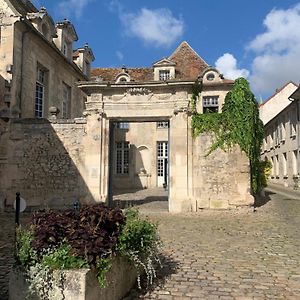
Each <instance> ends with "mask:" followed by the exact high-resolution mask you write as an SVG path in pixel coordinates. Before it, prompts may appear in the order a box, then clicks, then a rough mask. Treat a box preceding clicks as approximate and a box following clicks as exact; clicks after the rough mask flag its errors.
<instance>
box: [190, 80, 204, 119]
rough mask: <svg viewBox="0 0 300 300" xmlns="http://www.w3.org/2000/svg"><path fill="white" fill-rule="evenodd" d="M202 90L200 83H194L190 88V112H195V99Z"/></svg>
mask: <svg viewBox="0 0 300 300" xmlns="http://www.w3.org/2000/svg"><path fill="white" fill-rule="evenodd" d="M201 89H202V86H201V83H200V82H199V81H196V82H195V84H194V85H193V88H192V101H191V108H192V112H193V113H195V112H196V105H197V98H198V95H199V93H200V91H201Z"/></svg>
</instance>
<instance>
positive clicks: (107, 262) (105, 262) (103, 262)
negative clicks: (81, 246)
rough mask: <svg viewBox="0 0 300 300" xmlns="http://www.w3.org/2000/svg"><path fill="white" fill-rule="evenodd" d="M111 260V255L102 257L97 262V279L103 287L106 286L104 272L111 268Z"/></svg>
mask: <svg viewBox="0 0 300 300" xmlns="http://www.w3.org/2000/svg"><path fill="white" fill-rule="evenodd" d="M111 262H112V259H111V256H109V257H107V258H102V259H100V260H98V262H97V267H96V270H97V280H98V283H99V285H100V287H101V288H105V287H106V286H107V281H106V273H107V272H108V271H109V270H110V268H111Z"/></svg>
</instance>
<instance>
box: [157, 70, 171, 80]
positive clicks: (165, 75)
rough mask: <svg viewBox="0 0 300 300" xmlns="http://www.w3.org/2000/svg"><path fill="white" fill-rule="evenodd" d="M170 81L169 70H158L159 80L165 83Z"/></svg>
mask: <svg viewBox="0 0 300 300" xmlns="http://www.w3.org/2000/svg"><path fill="white" fill-rule="evenodd" d="M169 79H170V70H159V80H160V81H165V80H169Z"/></svg>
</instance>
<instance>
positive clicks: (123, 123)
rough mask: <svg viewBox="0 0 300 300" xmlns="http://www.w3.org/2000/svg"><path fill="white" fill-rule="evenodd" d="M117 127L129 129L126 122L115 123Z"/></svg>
mask: <svg viewBox="0 0 300 300" xmlns="http://www.w3.org/2000/svg"><path fill="white" fill-rule="evenodd" d="M117 128H118V129H129V123H128V122H119V123H117Z"/></svg>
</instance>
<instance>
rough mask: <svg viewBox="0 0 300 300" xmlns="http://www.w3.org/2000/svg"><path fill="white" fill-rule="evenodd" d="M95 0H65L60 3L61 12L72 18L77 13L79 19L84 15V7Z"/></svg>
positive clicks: (64, 15) (59, 9)
mask: <svg viewBox="0 0 300 300" xmlns="http://www.w3.org/2000/svg"><path fill="white" fill-rule="evenodd" d="M91 1H93V0H64V1H61V2H60V3H59V4H58V11H59V14H60V15H61V16H63V17H66V18H70V17H71V16H72V15H75V17H76V18H77V19H79V18H80V17H81V16H82V13H83V10H84V8H85V7H86V6H87V5H88V4H89V3H90V2H91Z"/></svg>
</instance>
